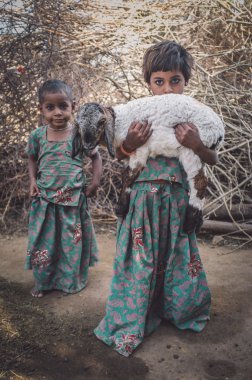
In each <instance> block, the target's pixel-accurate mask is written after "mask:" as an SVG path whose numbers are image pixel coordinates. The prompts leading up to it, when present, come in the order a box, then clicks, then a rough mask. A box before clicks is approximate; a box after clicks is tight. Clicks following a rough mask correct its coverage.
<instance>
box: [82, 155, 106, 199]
mask: <svg viewBox="0 0 252 380" xmlns="http://www.w3.org/2000/svg"><path fill="white" fill-rule="evenodd" d="M91 160H92V173H93V176H92V180H91V183H90V184H89V185H88V187H87V189H86V196H87V197H92V196H94V195H96V191H97V189H98V187H99V185H100V181H101V175H102V159H101V156H100V153H99V152H98V151H96V152H95V153H94V154H93V155H92V156H91Z"/></svg>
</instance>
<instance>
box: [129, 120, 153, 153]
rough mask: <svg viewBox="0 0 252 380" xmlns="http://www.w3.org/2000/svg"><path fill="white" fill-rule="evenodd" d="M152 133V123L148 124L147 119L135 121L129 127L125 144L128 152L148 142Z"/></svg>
mask: <svg viewBox="0 0 252 380" xmlns="http://www.w3.org/2000/svg"><path fill="white" fill-rule="evenodd" d="M151 134H152V130H151V124H148V122H147V121H144V122H137V121H134V122H133V123H131V125H130V127H129V130H128V133H127V136H126V139H125V140H124V142H123V146H124V148H125V149H126V150H127V152H129V153H130V152H134V151H135V150H136V149H137V148H139V147H140V146H142V145H143V144H145V143H146V141H147V140H148V139H149V137H150V136H151Z"/></svg>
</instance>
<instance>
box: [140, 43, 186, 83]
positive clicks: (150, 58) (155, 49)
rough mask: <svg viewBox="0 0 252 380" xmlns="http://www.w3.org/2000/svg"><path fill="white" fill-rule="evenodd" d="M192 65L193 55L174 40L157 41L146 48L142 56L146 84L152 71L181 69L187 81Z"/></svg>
mask: <svg viewBox="0 0 252 380" xmlns="http://www.w3.org/2000/svg"><path fill="white" fill-rule="evenodd" d="M192 67H193V57H192V56H191V54H190V53H188V51H187V50H186V49H185V48H183V47H182V46H181V45H179V44H177V43H176V42H175V41H162V42H159V43H157V44H155V45H153V46H151V47H150V48H149V49H147V50H146V52H145V54H144V57H143V75H144V80H145V82H146V83H148V84H149V83H150V77H151V74H152V73H155V72H157V71H173V70H179V71H181V72H182V74H183V75H184V78H185V81H186V83H187V82H188V81H189V79H190V77H191V71H192Z"/></svg>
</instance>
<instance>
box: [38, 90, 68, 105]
mask: <svg viewBox="0 0 252 380" xmlns="http://www.w3.org/2000/svg"><path fill="white" fill-rule="evenodd" d="M43 98H44V99H43V103H59V102H70V103H71V100H70V99H69V97H68V96H67V95H66V94H65V93H64V92H63V91H62V92H60V91H58V92H46V93H45V94H44V97H43Z"/></svg>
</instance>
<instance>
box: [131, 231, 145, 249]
mask: <svg viewBox="0 0 252 380" xmlns="http://www.w3.org/2000/svg"><path fill="white" fill-rule="evenodd" d="M143 246H144V244H143V227H137V228H133V248H134V249H139V247H143Z"/></svg>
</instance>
